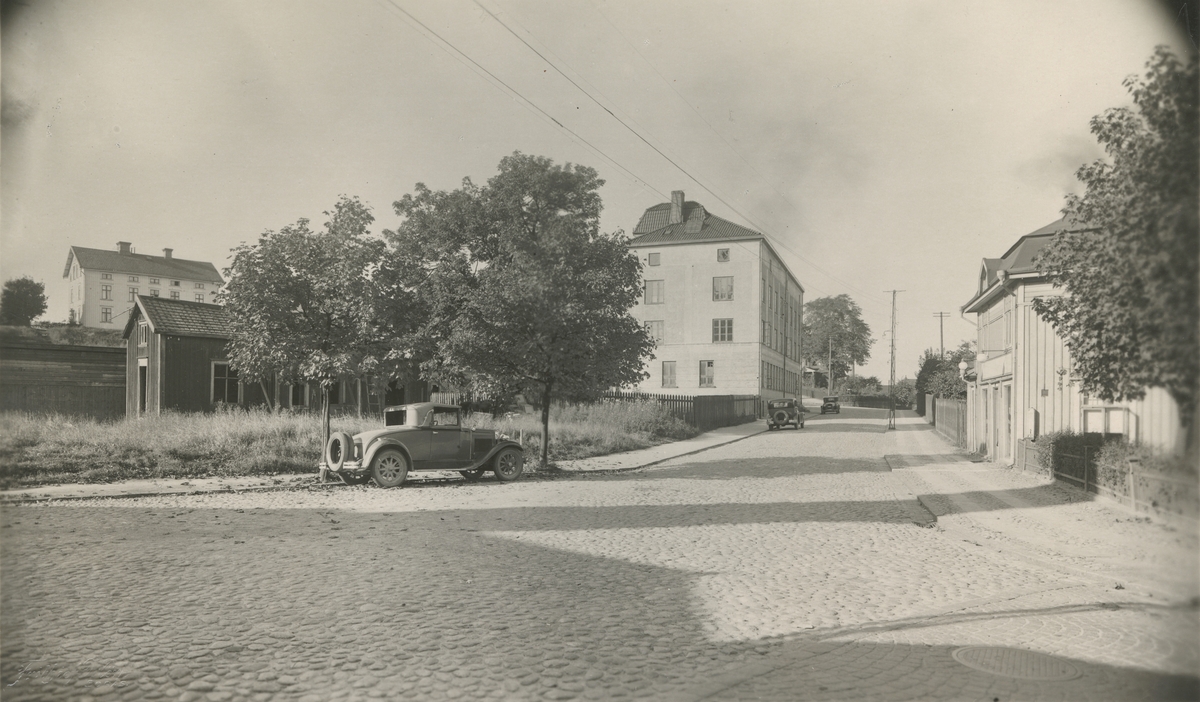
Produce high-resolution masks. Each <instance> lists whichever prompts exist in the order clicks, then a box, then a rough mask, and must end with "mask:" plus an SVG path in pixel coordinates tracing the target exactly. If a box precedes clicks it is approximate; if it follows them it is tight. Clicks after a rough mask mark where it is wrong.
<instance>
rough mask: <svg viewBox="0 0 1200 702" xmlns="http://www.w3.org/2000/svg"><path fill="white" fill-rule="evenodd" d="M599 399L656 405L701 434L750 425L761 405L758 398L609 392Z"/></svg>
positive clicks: (750, 396)
mask: <svg viewBox="0 0 1200 702" xmlns="http://www.w3.org/2000/svg"><path fill="white" fill-rule="evenodd" d="M602 397H603V398H604V399H606V400H621V401H626V402H657V403H658V404H660V405H662V406H663V407H666V408H667V409H668V410H669V411H670V412H671V414H672V415H674V416H676V417H679V418H680V419H682V420H683V421H685V422H687V423H688V424H691V425H692V426H694V427H696V428H698V429H703V430H704V431H708V430H709V429H716V428H718V427H727V426H731V425H734V424H742V423H744V422H752V421H754V420H755V419H757V418H758V417H759V416H760V411H761V410H760V406H761V404H762V402H761V398H760V397H759V396H758V395H663V394H657V393H649V392H628V391H623V390H612V391H609V392H606V393H604V395H603V396H602Z"/></svg>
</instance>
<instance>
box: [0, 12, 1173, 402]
mask: <svg viewBox="0 0 1200 702" xmlns="http://www.w3.org/2000/svg"><path fill="white" fill-rule="evenodd" d="M1169 6H1170V3H1160V2H1149V1H1146V2H1138V1H1136V0H1055V2H1045V1H1044V0H1006V1H1005V2H1002V3H998V2H987V1H973V0H964V1H956V2H948V1H945V0H933V1H925V0H900V1H897V2H883V1H877V2H872V1H869V0H868V1H864V2H853V3H849V2H828V1H826V0H821V1H810V0H788V1H784V0H759V1H757V2H756V1H746V0H739V1H737V2H704V1H700V2H684V1H683V0H653V1H647V0H555V1H553V2H552V1H550V0H538V1H531V0H478V2H476V1H475V0H439V1H438V2H431V1H429V0H421V1H417V0H339V1H338V2H307V1H304V0H261V1H260V0H208V1H205V2H191V1H189V2H183V1H158V0H155V1H151V0H87V1H86V2H85V1H75V2H67V1H55V0H46V1H38V0H25V1H24V2H16V3H13V2H6V3H5V13H4V23H3V28H2V30H3V36H2V37H0V70H2V73H0V87H2V89H3V119H2V124H0V276H2V277H3V279H5V280H8V279H10V278H14V277H20V276H25V275H28V276H30V277H32V278H34V279H35V280H38V281H41V282H43V283H44V284H45V285H46V292H47V295H48V297H49V309H48V310H47V314H46V317H45V318H46V319H49V320H50V321H65V319H66V316H67V301H66V297H67V286H66V281H64V280H63V278H62V271H63V266H64V263H65V261H66V257H67V251H68V247H69V246H72V245H78V246H87V247H93V248H113V249H115V246H116V242H117V241H129V242H132V243H133V245H134V248H135V250H136V251H138V252H140V253H151V254H156V255H161V249H163V248H166V247H170V248H173V249H174V250H175V256H177V257H179V258H186V259H193V260H202V261H212V262H213V263H214V264H215V265H216V266H217V268H218V269H223V268H225V267H226V266H227V265H228V263H229V252H230V250H231V249H232V248H233V247H235V246H237V245H238V244H240V243H242V242H252V241H254V240H255V239H256V238H257V237H258V235H259V234H260V233H262V232H263V231H265V230H268V229H272V230H273V229H278V228H280V227H282V226H284V225H286V224H289V223H292V222H295V221H296V220H297V219H299V218H301V217H306V218H309V219H311V220H312V221H313V222H315V223H317V224H320V223H323V222H324V221H325V219H324V217H323V215H322V213H323V212H324V211H326V210H329V209H331V208H332V206H333V204H334V203H335V202H336V201H337V198H338V196H339V195H342V194H346V195H356V196H359V197H361V198H362V199H363V200H364V201H365V202H367V203H368V204H369V205H370V206H371V207H372V209H373V212H374V214H375V217H376V223H375V230H376V231H379V230H382V229H384V228H394V227H395V226H396V225H397V224H398V223H399V218H398V217H397V216H396V215H395V213H394V211H393V209H392V203H393V202H394V201H395V200H398V199H399V198H400V197H401V196H403V195H404V194H406V193H410V192H413V190H414V185H415V184H416V183H418V182H420V183H424V184H426V185H427V186H429V187H430V188H433V189H453V188H456V187H458V186H459V185H460V184H461V182H462V179H463V178H464V177H470V178H471V179H472V180H474V181H475V182H477V183H482V182H484V181H486V180H487V179H488V178H490V177H491V176H493V175H494V174H495V173H496V170H497V165H498V163H499V161H500V159H501V158H503V157H504V156H506V155H508V154H511V153H513V152H514V151H521V152H523V153H527V154H536V155H540V156H547V157H549V158H551V159H553V160H554V161H555V162H558V163H566V162H570V163H579V164H584V165H588V166H591V167H593V168H596V169H597V170H598V171H599V173H600V175H601V177H602V178H603V179H604V180H605V181H606V184H605V185H604V186H603V188H602V189H601V191H600V194H601V197H602V198H603V201H604V213H603V219H602V227H603V228H604V230H605V231H609V232H612V231H616V230H624V231H626V232H629V231H631V230H632V229H633V227H634V226H635V225H636V224H637V221H638V218H639V217H640V216H641V214H642V212H643V211H644V210H645V209H646V208H648V207H650V206H653V205H655V204H658V203H660V202H665V201H667V200H669V199H670V192H671V191H672V190H683V191H684V192H685V193H686V196H687V199H689V200H696V201H698V202H700V203H701V204H703V205H704V206H705V209H706V210H708V211H709V212H711V213H713V214H716V215H718V216H721V217H724V218H726V219H729V220H732V221H734V222H738V223H740V224H743V225H745V226H749V227H751V228H753V229H756V230H758V231H761V232H764V233H765V234H767V235H768V236H769V237H770V238H771V240H772V242H773V243H774V244H775V248H776V249H777V250H778V251H779V253H780V254H781V256H782V258H783V259H784V262H785V263H786V264H787V265H788V266H789V267H790V268H791V270H792V272H793V273H794V274H795V275H796V277H797V279H798V280H799V281H800V282H801V284H802V285H803V286H804V287H805V290H806V293H805V295H806V299H807V300H812V299H814V298H817V297H824V296H828V295H838V294H842V293H846V294H848V295H850V296H851V297H852V298H853V299H854V300H855V301H856V302H857V303H858V304H859V305H860V306H861V308H862V310H863V317H864V319H865V320H866V322H867V323H868V325H870V327H871V330H872V332H873V337H874V339H875V344H874V348H873V351H872V354H871V358H870V360H869V361H868V363H867V364H866V365H865V366H863V367H860V368H859V369H858V372H859V374H862V375H875V376H877V377H879V378H880V379H881V380H883V381H884V382H885V383H886V382H887V379H888V376H889V359H890V344H891V342H892V339H891V332H890V328H891V312H892V295H891V293H888V292H885V291H888V290H901V291H903V292H899V293H897V295H896V298H895V299H896V333H895V344H896V377H897V378H898V379H899V378H903V377H906V376H907V377H914V376H915V375H916V371H917V362H918V358H919V357H920V355H921V352H922V351H923V350H924V349H926V348H930V347H933V348H937V347H938V344H939V332H943V333H944V338H945V345H946V347H947V348H950V347H955V346H957V345H958V344H959V343H960V342H961V341H962V340H964V339H969V338H973V336H974V323H973V322H972V321H970V320H968V319H966V318H964V317H962V316H961V314H960V312H959V310H960V308H961V307H962V305H963V304H964V303H966V302H967V300H968V299H970V297H971V296H972V295H973V294H974V292H975V288H976V281H977V276H978V271H979V266H980V261H981V259H982V258H984V257H998V256H1000V255H1001V254H1003V253H1004V252H1005V250H1007V249H1008V247H1009V246H1011V245H1012V244H1013V243H1014V242H1015V241H1016V240H1017V239H1018V238H1019V237H1020V236H1022V235H1024V234H1027V233H1029V232H1031V231H1033V230H1035V229H1038V228H1040V227H1042V226H1044V225H1046V224H1049V223H1050V222H1053V221H1054V220H1056V219H1058V218H1059V217H1060V216H1061V214H1060V210H1061V209H1062V206H1063V198H1064V196H1065V195H1066V194H1067V193H1069V192H1080V189H1079V186H1078V184H1077V181H1076V179H1075V175H1074V174H1075V171H1076V170H1077V169H1078V167H1079V166H1081V165H1082V164H1084V163H1086V162H1090V161H1093V160H1095V159H1097V158H1101V157H1102V156H1103V152H1102V151H1101V149H1100V148H1099V146H1097V144H1096V142H1095V140H1094V138H1093V137H1092V135H1091V134H1090V132H1089V126H1088V124H1089V120H1090V119H1091V118H1092V117H1093V116H1094V115H1097V114H1099V113H1101V112H1103V111H1104V110H1105V109H1108V108H1111V107H1116V106H1120V105H1126V104H1129V102H1130V100H1129V96H1128V93H1127V91H1126V90H1125V88H1124V87H1123V86H1122V80H1123V79H1124V78H1125V77H1126V76H1128V75H1130V74H1133V73H1140V72H1142V70H1143V67H1144V65H1145V62H1146V60H1147V59H1148V58H1149V57H1150V55H1151V53H1152V52H1153V50H1154V47H1155V45H1157V44H1167V45H1169V46H1171V47H1172V48H1174V49H1175V51H1176V52H1177V53H1179V54H1181V55H1182V54H1183V53H1184V52H1186V51H1190V50H1193V45H1192V44H1191V42H1190V40H1189V39H1188V35H1187V33H1186V31H1185V30H1184V29H1183V25H1182V23H1181V22H1179V21H1178V18H1177V16H1176V13H1174V12H1172V11H1171V10H1170V9H1169ZM939 312H945V313H949V314H950V316H949V317H946V318H945V319H944V321H943V322H942V324H943V325H944V326H942V327H941V328H939V319H938V318H937V317H936V316H935V315H936V314H937V313H939Z"/></svg>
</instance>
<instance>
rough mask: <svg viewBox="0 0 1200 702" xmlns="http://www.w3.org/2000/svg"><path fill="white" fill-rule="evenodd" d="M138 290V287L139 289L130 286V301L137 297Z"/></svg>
mask: <svg viewBox="0 0 1200 702" xmlns="http://www.w3.org/2000/svg"><path fill="white" fill-rule="evenodd" d="M137 291H138V289H137V288H130V289H129V301H130V302H133V298H135V297H137Z"/></svg>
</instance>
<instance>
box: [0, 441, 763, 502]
mask: <svg viewBox="0 0 1200 702" xmlns="http://www.w3.org/2000/svg"><path fill="white" fill-rule="evenodd" d="M765 432H766V429H760V430H759V431H756V432H754V433H753V434H746V435H745V436H737V437H734V438H732V439H730V440H729V441H722V442H720V443H716V444H711V445H709V446H703V447H701V448H698V449H693V450H691V451H686V452H684V453H677V454H675V455H673V456H666V457H664V458H659V459H657V460H653V461H649V462H647V463H640V464H638V465H636V466H625V467H623V468H601V469H597V470H562V469H559V470H554V471H546V472H547V473H548V474H551V475H553V477H556V478H561V477H564V476H585V475H613V474H618V473H628V472H629V471H634V470H639V469H641V468H647V467H649V466H653V465H658V464H659V463H665V462H666V461H670V460H673V459H676V458H682V457H684V456H692V455H695V454H697V453H701V452H703V451H708V450H709V449H714V448H717V447H718V446H728V445H729V444H732V443H736V442H738V441H742V440H744V439H749V438H750V437H752V436H758V435H759V434H763V433H765ZM583 460H586V459H583ZM302 475H306V474H302ZM319 485H320V483H316V482H308V481H304V482H298V483H294V484H280V485H252V486H247V487H242V488H235V487H224V488H214V489H199V490H159V491H149V492H122V493H116V494H112V495H63V496H61V497H42V496H37V495H5V494H3V493H0V505H20V504H36V503H40V502H67V501H78V500H103V499H114V500H117V499H125V498H135V497H160V496H163V495H213V494H229V493H242V492H269V491H272V490H278V491H293V490H304V489H308V488H311V487H313V486H319ZM48 487H53V486H48Z"/></svg>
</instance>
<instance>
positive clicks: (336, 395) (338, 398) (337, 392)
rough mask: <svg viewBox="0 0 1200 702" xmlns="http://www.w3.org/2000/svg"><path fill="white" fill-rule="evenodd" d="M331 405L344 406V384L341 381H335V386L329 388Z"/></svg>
mask: <svg viewBox="0 0 1200 702" xmlns="http://www.w3.org/2000/svg"><path fill="white" fill-rule="evenodd" d="M329 404H331V405H340V404H342V383H341V381H340V380H335V381H334V382H333V384H332V385H330V386H329Z"/></svg>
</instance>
